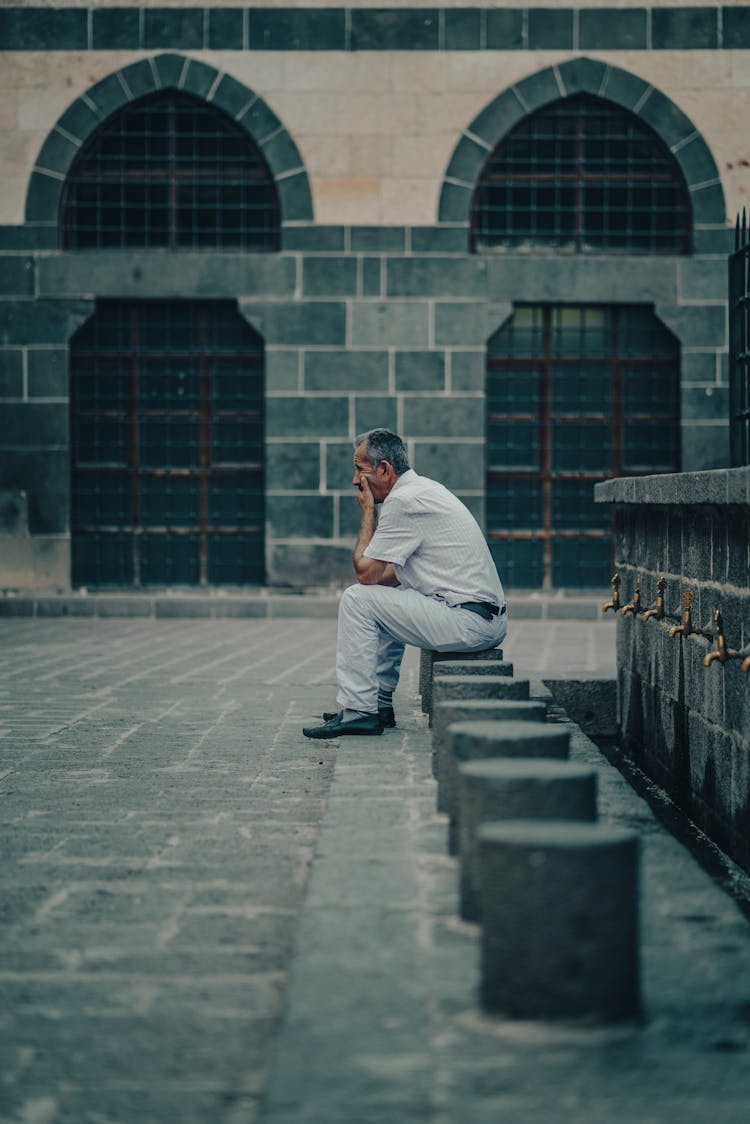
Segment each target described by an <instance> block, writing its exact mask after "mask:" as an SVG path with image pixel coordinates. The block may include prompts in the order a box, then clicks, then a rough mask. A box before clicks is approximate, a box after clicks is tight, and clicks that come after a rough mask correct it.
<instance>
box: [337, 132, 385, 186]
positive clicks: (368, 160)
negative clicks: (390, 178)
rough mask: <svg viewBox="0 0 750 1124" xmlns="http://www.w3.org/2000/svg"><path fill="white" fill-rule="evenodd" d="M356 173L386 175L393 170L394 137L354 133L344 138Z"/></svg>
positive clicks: (360, 175) (364, 175) (361, 175)
mask: <svg viewBox="0 0 750 1124" xmlns="http://www.w3.org/2000/svg"><path fill="white" fill-rule="evenodd" d="M344 141H345V143H346V144H347V145H348V148H349V152H350V156H351V167H352V172H353V174H354V175H356V176H359V177H365V178H366V177H367V176H385V175H388V174H389V173H392V170H393V145H394V138H393V137H384V136H361V135H354V136H351V137H345V138H344Z"/></svg>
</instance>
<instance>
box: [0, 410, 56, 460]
mask: <svg viewBox="0 0 750 1124" xmlns="http://www.w3.org/2000/svg"><path fill="white" fill-rule="evenodd" d="M67 444H68V409H67V406H64V405H51V404H49V405H48V404H41V403H34V402H23V403H18V404H15V403H13V404H10V403H6V404H5V406H4V407H3V427H2V432H0V448H3V449H45V448H54V447H55V446H61V445H64V446H67Z"/></svg>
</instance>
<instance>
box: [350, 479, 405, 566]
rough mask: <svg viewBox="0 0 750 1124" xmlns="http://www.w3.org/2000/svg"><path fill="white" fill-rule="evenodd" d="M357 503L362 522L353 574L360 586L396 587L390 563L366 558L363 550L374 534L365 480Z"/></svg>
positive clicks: (372, 510)
mask: <svg viewBox="0 0 750 1124" xmlns="http://www.w3.org/2000/svg"><path fill="white" fill-rule="evenodd" d="M357 502H358V503H359V506H360V511H361V513H362V520H361V523H360V527H359V534H358V535H357V544H356V546H355V547H354V555H353V562H354V572H355V574H356V575H357V581H358V582H359V583H360V585H398V584H399V583H398V579H397V578H396V571H395V570H394V568H393V565H392V564H391V563H390V562H382V561H381V560H380V559H379V558H367V557H366V556H365V550H366V549H367V547H368V546H369V545H370V542H371V541H372V536H373V535H374V534H375V525H376V517H375V500H374V498H373V495H372V492H371V491H370V487H369V485H368V483H367V481H366V480H364V479H363V480H362V483H361V485H360V489H359V491H358V492H357Z"/></svg>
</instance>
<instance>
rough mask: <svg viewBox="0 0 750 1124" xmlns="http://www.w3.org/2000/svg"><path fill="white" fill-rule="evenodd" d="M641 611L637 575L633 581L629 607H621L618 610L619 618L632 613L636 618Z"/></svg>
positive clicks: (639, 583) (639, 580)
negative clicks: (633, 585) (633, 586)
mask: <svg viewBox="0 0 750 1124" xmlns="http://www.w3.org/2000/svg"><path fill="white" fill-rule="evenodd" d="M640 611H641V575H640V574H637V575H636V579H635V589H634V590H633V600H632V601H631V602H630V604H629V605H623V607H622V609H620V616H621V617H626V616H627V615H628V613H632V614H633V616H634V617H637V616H638V614H639V613H640Z"/></svg>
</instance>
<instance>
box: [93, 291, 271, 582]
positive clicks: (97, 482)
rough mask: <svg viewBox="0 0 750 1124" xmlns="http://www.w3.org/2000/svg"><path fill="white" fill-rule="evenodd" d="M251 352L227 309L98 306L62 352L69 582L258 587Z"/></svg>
mask: <svg viewBox="0 0 750 1124" xmlns="http://www.w3.org/2000/svg"><path fill="white" fill-rule="evenodd" d="M263 389H264V388H263V352H262V344H261V342H260V339H259V337H258V336H257V335H256V334H255V332H254V331H253V330H252V328H251V327H250V326H249V325H248V324H246V323H245V321H243V320H242V319H241V318H240V316H239V315H238V313H237V310H236V307H235V306H234V304H233V303H232V302H228V301H215V302H214V301H211V302H197V301H152V302H148V301H100V302H99V303H98V304H97V311H96V314H95V315H94V317H93V318H92V319H91V320H90V321H89V322H88V323H87V324H86V325H84V327H83V328H82V329H81V330H80V331H79V332H78V333H77V334H76V336H75V337H74V339H73V341H72V345H71V446H72V504H71V537H72V554H73V584H74V585H75V586H81V585H87V586H88V585H95V586H102V585H105V586H107V585H108V586H147V585H172V584H179V585H197V584H199V585H205V584H245V583H260V582H262V581H263V578H264V487H263V446H264V434H263Z"/></svg>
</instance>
